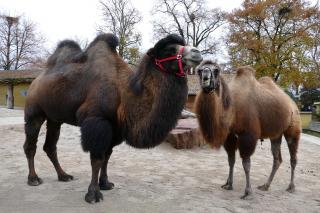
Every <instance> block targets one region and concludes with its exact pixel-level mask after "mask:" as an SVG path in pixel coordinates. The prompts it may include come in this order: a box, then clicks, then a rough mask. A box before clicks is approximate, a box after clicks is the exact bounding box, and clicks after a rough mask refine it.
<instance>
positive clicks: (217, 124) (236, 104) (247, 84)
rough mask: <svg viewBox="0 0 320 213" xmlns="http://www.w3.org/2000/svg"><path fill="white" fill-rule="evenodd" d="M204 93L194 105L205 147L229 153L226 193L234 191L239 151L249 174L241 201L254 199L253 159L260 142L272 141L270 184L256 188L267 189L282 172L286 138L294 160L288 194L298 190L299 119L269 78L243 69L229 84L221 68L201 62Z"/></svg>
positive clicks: (214, 64)
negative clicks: (278, 171)
mask: <svg viewBox="0 0 320 213" xmlns="http://www.w3.org/2000/svg"><path fill="white" fill-rule="evenodd" d="M197 70H198V73H199V76H200V82H201V86H202V91H201V92H200V94H199V95H198V97H197V99H196V103H195V108H196V114H197V116H198V120H199V124H200V129H201V132H202V134H203V136H204V138H205V140H206V142H207V143H209V144H210V145H212V146H213V147H215V148H219V147H220V146H221V145H224V148H225V150H226V151H227V153H228V161H229V167H230V170H229V177H228V179H227V183H226V184H225V185H223V186H222V188H224V189H227V190H232V188H233V187H232V184H233V167H234V163H235V152H236V150H237V149H239V151H240V156H241V158H242V165H243V168H244V171H245V174H246V188H245V193H244V195H243V196H242V198H250V197H252V196H251V195H252V189H251V184H250V176H249V174H250V156H251V155H252V154H253V153H254V150H255V147H256V144H257V141H258V139H263V138H270V140H271V151H272V154H273V167H272V171H271V174H270V176H269V179H268V181H267V182H266V183H265V184H264V185H262V186H259V187H258V188H259V189H261V190H264V191H266V190H268V188H269V186H270V184H271V182H272V179H273V177H274V175H275V173H276V171H277V169H278V168H279V166H280V164H281V162H282V157H281V152H280V147H281V138H282V135H284V137H285V138H286V140H287V143H288V147H289V152H290V157H291V160H290V162H291V181H290V184H289V187H288V189H287V190H288V191H289V192H293V191H294V190H295V186H294V170H295V167H296V164H297V149H298V144H299V139H300V133H301V126H300V116H299V111H298V108H297V106H296V104H295V103H294V102H293V101H292V100H291V99H290V97H289V96H288V95H286V94H285V93H284V92H283V91H282V90H281V89H280V88H279V87H278V86H277V85H276V84H275V83H274V82H273V80H272V79H271V78H269V77H262V78H260V79H259V80H256V78H255V71H254V70H253V69H252V68H251V67H240V68H238V69H237V73H236V76H235V77H234V78H233V80H232V81H231V82H230V83H229V84H228V85H227V84H226V83H225V81H224V79H223V77H222V76H221V75H220V68H219V66H218V65H217V64H216V63H214V62H212V61H203V62H202V63H201V64H200V65H199V66H198V67H197Z"/></svg>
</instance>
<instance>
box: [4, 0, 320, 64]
mask: <svg viewBox="0 0 320 213" xmlns="http://www.w3.org/2000/svg"><path fill="white" fill-rule="evenodd" d="M154 1H156V0H131V2H132V4H133V5H134V7H135V8H136V9H138V10H139V11H140V12H141V14H142V17H143V20H142V22H141V23H140V24H139V25H138V30H139V31H140V32H141V33H142V46H141V47H140V50H141V51H142V52H144V51H146V50H147V49H149V48H150V47H152V45H153V43H154V42H153V41H152V25H151V17H152V15H151V14H150V10H151V9H152V6H153V2H154ZM207 2H208V5H209V7H210V8H215V7H217V8H221V9H222V10H224V11H231V10H232V9H234V8H239V7H240V5H241V3H242V2H243V0H222V1H216V0H207ZM311 2H313V3H316V2H317V0H311ZM0 12H1V13H5V14H9V15H10V16H17V15H21V14H23V15H24V16H25V17H27V18H28V19H30V20H31V21H33V22H35V23H36V24H37V29H38V30H39V32H40V33H42V34H43V36H44V37H45V38H46V40H47V43H46V47H47V48H48V49H49V50H52V49H53V48H55V46H56V44H57V43H58V42H59V41H61V40H63V39H66V38H69V39H74V38H78V39H80V40H82V41H85V40H88V41H91V40H92V39H93V38H94V37H95V36H96V33H97V31H96V29H97V26H98V25H99V23H101V20H102V12H101V5H100V3H99V0H0ZM222 30H223V29H222ZM222 52H224V53H222V55H220V56H219V58H220V59H221V60H223V61H225V60H228V56H227V55H226V51H225V50H222Z"/></svg>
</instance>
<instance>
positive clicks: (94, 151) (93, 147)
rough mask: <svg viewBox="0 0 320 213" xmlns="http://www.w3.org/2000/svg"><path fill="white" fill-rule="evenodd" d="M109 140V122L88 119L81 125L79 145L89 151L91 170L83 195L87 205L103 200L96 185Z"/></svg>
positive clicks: (109, 144) (110, 134)
mask: <svg viewBox="0 0 320 213" xmlns="http://www.w3.org/2000/svg"><path fill="white" fill-rule="evenodd" d="M111 140H112V126H111V124H110V122H109V121H107V120H104V119H103V118H99V117H90V118H87V119H86V120H84V122H83V123H82V124H81V144H82V148H83V150H84V151H90V159H91V168H92V176H91V182H90V185H89V187H88V192H87V193H86V195H85V200H86V201H87V202H88V203H93V202H99V201H100V200H103V195H102V193H101V192H100V187H99V183H98V179H99V171H100V169H101V168H102V167H103V164H104V161H105V154H106V152H107V150H108V149H110V148H111ZM110 154H111V153H110ZM109 157H110V156H109ZM108 160H109V159H108ZM105 165H106V164H105Z"/></svg>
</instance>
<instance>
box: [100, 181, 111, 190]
mask: <svg viewBox="0 0 320 213" xmlns="http://www.w3.org/2000/svg"><path fill="white" fill-rule="evenodd" d="M99 187H100V189H101V190H111V189H113V188H114V184H113V183H111V182H109V181H108V180H103V181H102V180H100V181H99Z"/></svg>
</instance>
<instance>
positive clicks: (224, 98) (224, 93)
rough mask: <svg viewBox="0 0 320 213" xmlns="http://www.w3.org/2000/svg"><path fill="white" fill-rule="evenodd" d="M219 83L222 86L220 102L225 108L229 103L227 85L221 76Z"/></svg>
mask: <svg viewBox="0 0 320 213" xmlns="http://www.w3.org/2000/svg"><path fill="white" fill-rule="evenodd" d="M220 83H221V86H222V104H223V107H224V108H225V109H228V108H229V107H230V104H231V97H230V91H229V87H228V85H227V83H226V82H225V81H224V79H223V78H220Z"/></svg>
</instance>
